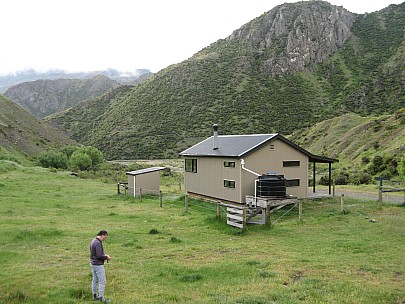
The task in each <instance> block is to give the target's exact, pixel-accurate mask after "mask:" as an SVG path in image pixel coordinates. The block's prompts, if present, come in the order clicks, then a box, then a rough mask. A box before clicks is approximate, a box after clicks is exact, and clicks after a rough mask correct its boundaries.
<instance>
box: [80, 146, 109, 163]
mask: <svg viewBox="0 0 405 304" xmlns="http://www.w3.org/2000/svg"><path fill="white" fill-rule="evenodd" d="M79 151H83V152H84V153H85V154H87V155H88V156H90V158H91V163H92V165H93V166H97V165H98V164H101V163H102V162H103V161H104V156H103V152H101V151H100V150H99V149H97V148H95V147H92V146H87V147H83V148H80V149H79Z"/></svg>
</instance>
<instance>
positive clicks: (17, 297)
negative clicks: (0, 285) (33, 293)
mask: <svg viewBox="0 0 405 304" xmlns="http://www.w3.org/2000/svg"><path fill="white" fill-rule="evenodd" d="M26 299H27V296H26V295H25V294H24V292H22V291H21V290H17V291H15V292H13V293H11V294H9V295H8V296H7V297H6V298H5V301H6V303H7V302H9V303H18V302H24V301H25V300H26Z"/></svg>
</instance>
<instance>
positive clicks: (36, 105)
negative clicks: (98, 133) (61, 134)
mask: <svg viewBox="0 0 405 304" xmlns="http://www.w3.org/2000/svg"><path fill="white" fill-rule="evenodd" d="M119 86H120V84H119V83H117V82H116V81H114V80H111V79H109V78H107V77H106V76H103V75H97V76H95V77H93V78H91V79H56V80H36V81H33V82H24V83H21V84H17V85H15V86H13V87H11V88H9V89H8V90H7V91H6V92H5V93H4V96H5V97H7V98H8V99H11V100H12V101H14V102H16V103H18V104H19V105H21V106H23V107H24V108H25V109H27V110H28V111H29V112H30V113H32V114H34V115H35V116H37V117H39V118H42V117H45V116H48V115H50V114H53V113H56V112H60V111H63V110H66V109H68V108H71V107H73V106H75V105H76V104H77V103H78V102H79V101H81V100H84V99H87V98H91V97H96V96H100V95H102V94H104V93H105V92H108V91H109V90H111V89H114V88H117V87H119Z"/></svg>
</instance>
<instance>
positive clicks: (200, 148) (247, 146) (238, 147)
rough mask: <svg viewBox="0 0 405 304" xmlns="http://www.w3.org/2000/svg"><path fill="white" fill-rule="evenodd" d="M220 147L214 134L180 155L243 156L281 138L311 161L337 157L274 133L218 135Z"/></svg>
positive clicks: (330, 159) (323, 160)
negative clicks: (316, 152) (331, 156)
mask: <svg viewBox="0 0 405 304" xmlns="http://www.w3.org/2000/svg"><path fill="white" fill-rule="evenodd" d="M217 139H218V149H213V147H214V146H213V141H214V136H211V137H209V138H207V139H205V140H203V141H201V142H199V143H198V144H196V145H194V146H192V147H190V148H188V149H187V150H184V151H183V152H181V153H180V156H210V157H236V158H242V157H244V156H246V155H247V154H249V153H251V152H253V151H255V150H256V149H258V148H260V147H261V146H263V145H264V144H266V143H270V142H272V141H274V140H276V139H280V140H282V141H284V142H285V143H287V144H288V145H290V146H292V147H294V148H295V149H297V150H299V151H301V152H302V153H304V154H306V155H307V156H308V158H309V161H311V162H319V163H333V162H337V161H338V160H337V159H333V158H328V157H324V156H318V155H314V154H312V153H310V152H308V151H307V150H305V149H304V148H301V147H300V146H298V145H296V144H294V143H293V142H292V141H290V140H288V139H287V138H285V137H284V136H282V135H280V134H278V133H274V134H251V135H218V137H217Z"/></svg>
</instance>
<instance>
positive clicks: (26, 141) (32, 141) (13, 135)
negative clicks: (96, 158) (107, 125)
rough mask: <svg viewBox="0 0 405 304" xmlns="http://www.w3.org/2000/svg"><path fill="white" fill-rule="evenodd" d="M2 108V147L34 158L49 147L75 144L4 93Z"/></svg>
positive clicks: (0, 142) (1, 99)
mask: <svg viewBox="0 0 405 304" xmlns="http://www.w3.org/2000/svg"><path fill="white" fill-rule="evenodd" d="M0 108H1V111H0V148H3V149H5V150H7V151H9V152H11V153H13V154H15V155H21V156H23V157H27V158H32V157H34V156H37V155H38V154H40V153H41V152H43V151H45V150H47V149H54V148H60V147H63V146H65V145H68V144H75V142H74V141H73V140H69V139H68V138H66V137H65V136H63V135H62V134H61V133H60V132H58V131H56V130H55V129H54V128H52V127H51V126H49V125H48V124H47V123H45V122H43V121H41V120H39V119H38V118H36V117H35V116H33V115H32V114H30V113H28V112H27V111H26V110H24V109H23V108H22V107H21V106H19V105H17V104H16V103H14V102H12V101H11V100H9V99H7V98H5V97H4V96H2V95H0Z"/></svg>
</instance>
